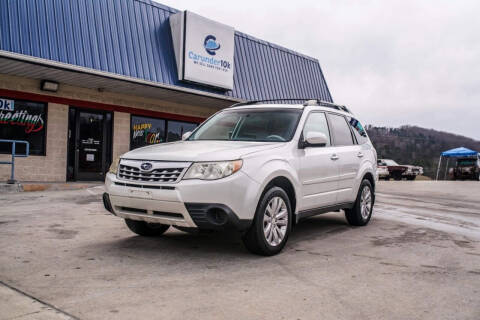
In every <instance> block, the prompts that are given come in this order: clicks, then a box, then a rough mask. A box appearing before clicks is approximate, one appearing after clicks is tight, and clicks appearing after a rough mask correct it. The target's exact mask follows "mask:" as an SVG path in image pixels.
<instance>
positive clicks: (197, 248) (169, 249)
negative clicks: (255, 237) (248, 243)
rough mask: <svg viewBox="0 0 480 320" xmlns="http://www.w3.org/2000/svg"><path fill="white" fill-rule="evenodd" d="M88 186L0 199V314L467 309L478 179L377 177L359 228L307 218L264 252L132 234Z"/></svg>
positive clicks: (475, 297) (477, 243)
mask: <svg viewBox="0 0 480 320" xmlns="http://www.w3.org/2000/svg"><path fill="white" fill-rule="evenodd" d="M101 193H102V187H101V186H99V187H91V188H88V189H83V190H68V191H48V192H31V193H18V194H4V195H0V243H1V246H0V319H136V320H138V319H475V320H478V319H480V197H479V195H480V183H479V182H473V181H472V182H467V181H465V182H460V181H459V182H434V181H414V182H405V181H402V182H381V183H379V185H378V190H377V203H376V205H375V209H374V216H373V218H372V220H371V222H370V224H369V225H368V226H366V227H357V228H354V227H350V226H348V225H347V223H346V221H345V218H344V216H343V213H342V212H334V213H328V214H324V215H321V216H317V217H313V218H310V219H308V220H306V221H304V222H302V223H301V224H299V225H298V226H297V227H296V228H295V230H294V232H293V233H292V235H291V237H290V239H289V241H288V244H287V246H286V248H285V250H284V251H283V252H282V253H281V254H280V255H277V256H274V257H268V258H266V257H258V256H254V255H251V254H250V253H248V252H247V251H246V250H245V249H244V247H243V245H242V243H241V239H240V237H239V235H237V234H234V233H211V234H187V233H184V232H181V231H178V230H176V229H173V228H171V229H170V230H169V231H168V232H167V233H166V234H165V235H164V236H163V237H160V238H142V237H139V236H136V235H134V234H132V233H131V232H130V231H129V230H128V229H127V228H126V226H125V225H124V222H123V221H122V220H121V219H119V218H116V217H114V216H112V215H111V214H109V213H107V212H106V211H105V210H104V209H103V207H102V204H101Z"/></svg>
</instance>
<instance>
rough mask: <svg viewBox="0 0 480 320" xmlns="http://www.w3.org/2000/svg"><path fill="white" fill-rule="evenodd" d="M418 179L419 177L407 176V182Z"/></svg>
mask: <svg viewBox="0 0 480 320" xmlns="http://www.w3.org/2000/svg"><path fill="white" fill-rule="evenodd" d="M416 177H417V176H407V180H408V181H413V180H415V178H416Z"/></svg>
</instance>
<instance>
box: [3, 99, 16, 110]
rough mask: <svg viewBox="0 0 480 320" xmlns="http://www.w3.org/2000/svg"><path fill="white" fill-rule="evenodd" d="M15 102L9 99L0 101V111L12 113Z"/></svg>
mask: <svg viewBox="0 0 480 320" xmlns="http://www.w3.org/2000/svg"><path fill="white" fill-rule="evenodd" d="M14 105H15V102H14V101H13V100H9V99H0V110H5V111H13V108H14Z"/></svg>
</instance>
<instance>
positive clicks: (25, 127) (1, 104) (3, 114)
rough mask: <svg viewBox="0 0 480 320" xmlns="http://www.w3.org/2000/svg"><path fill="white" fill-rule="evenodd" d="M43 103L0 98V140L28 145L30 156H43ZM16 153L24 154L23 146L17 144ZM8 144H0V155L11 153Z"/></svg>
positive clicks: (45, 125)
mask: <svg viewBox="0 0 480 320" xmlns="http://www.w3.org/2000/svg"><path fill="white" fill-rule="evenodd" d="M46 127H47V106H46V104H45V103H39V102H31V101H24V100H12V99H4V98H0V139H7V140H24V141H28V142H29V143H30V154H31V155H45V129H46ZM15 151H16V153H18V154H24V153H25V145H24V144H17V145H16V150H15ZM11 152H12V146H11V144H10V143H0V153H11Z"/></svg>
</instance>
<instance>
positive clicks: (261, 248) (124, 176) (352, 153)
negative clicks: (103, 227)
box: [103, 100, 377, 255]
mask: <svg viewBox="0 0 480 320" xmlns="http://www.w3.org/2000/svg"><path fill="white" fill-rule="evenodd" d="M376 156H377V155H376V151H375V149H374V148H373V146H372V144H371V142H370V140H369V138H368V136H367V134H366V132H365V130H364V128H363V127H362V125H361V124H360V122H358V120H357V119H356V118H355V117H354V116H353V115H352V114H351V113H350V112H349V110H348V109H347V108H345V107H344V106H338V105H334V104H330V103H326V102H322V101H317V100H309V101H307V102H305V103H304V104H303V105H302V104H299V105H291V104H289V105H286V104H258V103H248V104H240V105H234V106H233V107H230V108H227V109H224V110H222V111H220V112H217V113H216V114H214V115H213V116H212V117H210V118H209V119H208V120H206V121H205V122H204V123H203V124H201V125H200V126H199V127H198V128H196V129H195V130H194V131H193V133H186V134H185V135H184V137H183V140H182V141H178V142H172V143H165V144H158V145H153V146H148V147H143V148H139V149H136V150H132V151H130V152H127V153H125V154H124V155H122V156H121V157H120V159H119V160H116V161H115V162H114V163H113V164H112V166H111V168H110V171H109V173H108V174H107V176H106V180H105V189H106V192H105V194H104V197H103V200H104V205H105V208H106V209H107V210H108V211H110V212H111V213H113V214H114V215H116V216H118V217H121V218H124V219H125V221H126V223H127V226H128V227H129V228H130V230H132V231H133V232H135V233H137V234H139V235H142V236H157V235H161V234H163V233H164V232H165V231H166V230H167V229H168V228H169V226H174V227H176V228H178V229H180V230H184V231H188V230H190V229H192V228H195V229H197V228H198V229H200V230H202V229H207V230H216V229H234V230H238V231H240V232H242V235H243V236H242V237H243V241H244V243H245V246H246V247H247V249H248V250H250V251H251V252H253V253H257V254H262V255H273V254H276V253H278V252H280V251H281V250H282V248H283V247H284V246H285V243H286V241H287V238H288V235H289V234H290V232H291V230H292V227H293V226H294V225H295V224H296V223H298V222H299V221H300V220H301V219H304V218H307V217H310V216H313V215H317V214H320V213H324V212H329V211H338V210H340V209H343V210H344V211H345V216H346V219H347V221H348V223H349V224H351V225H355V226H363V225H366V224H367V223H368V221H369V220H370V217H371V215H372V210H373V204H374V200H375V181H376V164H377V161H376Z"/></svg>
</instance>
